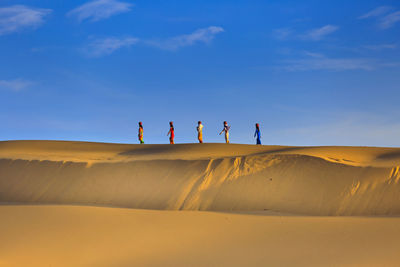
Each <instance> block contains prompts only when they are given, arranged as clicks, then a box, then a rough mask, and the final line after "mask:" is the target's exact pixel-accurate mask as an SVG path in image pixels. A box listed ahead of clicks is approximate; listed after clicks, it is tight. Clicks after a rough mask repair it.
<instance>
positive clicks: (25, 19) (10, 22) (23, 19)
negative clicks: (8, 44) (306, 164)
mask: <svg viewBox="0 0 400 267" xmlns="http://www.w3.org/2000/svg"><path fill="white" fill-rule="evenodd" d="M51 12H52V10H51V9H42V8H31V7H27V6H23V5H15V6H9V7H3V8H0V35H5V34H9V33H13V32H17V31H19V30H22V29H25V28H37V27H39V26H40V25H41V24H42V23H43V22H44V17H45V16H47V15H48V14H50V13H51Z"/></svg>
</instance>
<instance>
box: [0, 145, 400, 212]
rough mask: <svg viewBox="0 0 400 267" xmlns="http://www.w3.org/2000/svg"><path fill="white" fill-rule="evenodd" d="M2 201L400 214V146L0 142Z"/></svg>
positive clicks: (182, 208) (198, 208)
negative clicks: (399, 147) (398, 147)
mask: <svg viewBox="0 0 400 267" xmlns="http://www.w3.org/2000/svg"><path fill="white" fill-rule="evenodd" d="M0 158H1V160H0V202H2V203H32V204H67V205H68V204H81V205H106V206H113V207H127V208H136V209H156V210H202V211H251V212H253V211H265V210H268V211H276V212H285V213H293V214H302V215H400V183H399V181H400V172H399V166H400V149H397V148H370V147H287V146H286V147H283V146H253V145H234V144H230V145H226V144H181V145H173V146H171V145H123V144H102V143H85V142H60V141H9V142H0Z"/></svg>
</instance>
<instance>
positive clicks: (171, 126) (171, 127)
mask: <svg viewBox="0 0 400 267" xmlns="http://www.w3.org/2000/svg"><path fill="white" fill-rule="evenodd" d="M230 128H231V127H230V126H229V125H228V123H227V122H226V121H224V128H222V131H221V132H220V133H219V135H221V134H222V133H225V142H226V143H227V144H229V130H230ZM196 129H197V139H198V140H199V143H203V124H202V123H201V121H198V123H197V128H196ZM167 136H169V143H170V144H175V141H174V139H175V129H174V123H173V122H172V121H171V122H169V131H168V133H167ZM138 137H139V142H140V143H141V144H144V141H143V123H142V122H139V134H138ZM254 137H255V138H257V145H261V132H260V125H259V124H258V123H256V131H255V133H254Z"/></svg>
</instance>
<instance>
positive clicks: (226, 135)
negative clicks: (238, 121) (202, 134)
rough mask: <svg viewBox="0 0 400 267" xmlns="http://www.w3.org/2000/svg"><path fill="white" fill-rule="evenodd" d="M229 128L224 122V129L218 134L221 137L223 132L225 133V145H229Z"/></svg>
mask: <svg viewBox="0 0 400 267" xmlns="http://www.w3.org/2000/svg"><path fill="white" fill-rule="evenodd" d="M230 128H231V126H228V123H227V122H226V121H224V128H223V129H222V131H221V132H220V133H219V135H221V134H222V133H223V132H225V142H226V143H227V144H229V129H230Z"/></svg>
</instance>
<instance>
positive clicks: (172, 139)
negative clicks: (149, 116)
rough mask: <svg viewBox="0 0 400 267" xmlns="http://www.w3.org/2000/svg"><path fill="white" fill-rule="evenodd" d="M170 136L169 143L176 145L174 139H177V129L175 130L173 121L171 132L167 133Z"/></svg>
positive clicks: (170, 126)
mask: <svg viewBox="0 0 400 267" xmlns="http://www.w3.org/2000/svg"><path fill="white" fill-rule="evenodd" d="M167 135H169V143H170V144H171V145H173V144H175V142H174V138H175V129H174V123H173V122H172V121H170V122H169V132H168V133H167Z"/></svg>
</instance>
